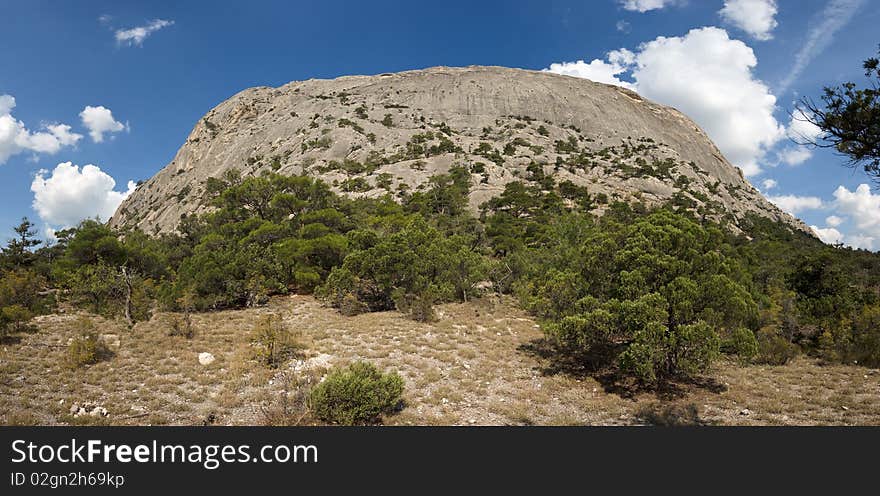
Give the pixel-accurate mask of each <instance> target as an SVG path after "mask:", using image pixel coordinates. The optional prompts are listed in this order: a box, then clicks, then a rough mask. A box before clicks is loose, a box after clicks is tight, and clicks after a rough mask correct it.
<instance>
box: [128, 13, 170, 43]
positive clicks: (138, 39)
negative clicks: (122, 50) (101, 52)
mask: <svg viewBox="0 0 880 496" xmlns="http://www.w3.org/2000/svg"><path fill="white" fill-rule="evenodd" d="M172 24H174V21H168V20H165V19H156V20H153V21H150V22H149V23H147V24H146V25H144V26H137V27H134V28H130V29H119V30H117V31H116V33H115V36H116V42H117V43H119V44H120V45H121V44H128V45H129V46H132V45H134V46H141V45H142V44H143V43H144V40H145V39H147V37H148V36H150V35H151V34H153V33H155V32H156V31H158V30H160V29H162V28H165V27H168V26H171V25H172Z"/></svg>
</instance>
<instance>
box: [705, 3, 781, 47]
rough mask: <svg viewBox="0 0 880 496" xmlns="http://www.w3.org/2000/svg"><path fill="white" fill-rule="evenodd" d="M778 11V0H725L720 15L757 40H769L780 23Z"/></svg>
mask: <svg viewBox="0 0 880 496" xmlns="http://www.w3.org/2000/svg"><path fill="white" fill-rule="evenodd" d="M777 12H778V9H777V7H776V0H725V1H724V7H722V8H721V10H719V11H718V15H720V16H721V18H722V19H723V20H724V21H725V22H727V23H729V24H732V25H734V26H736V27H738V28H739V29H742V30H743V31H745V32H746V33H748V34H749V35H750V36H751V37H753V38H755V39H756V40H761V41H767V40H770V39H772V38H773V34H772V33H773V29H775V28H776V26H777V25H778V23H777V22H776V13H777Z"/></svg>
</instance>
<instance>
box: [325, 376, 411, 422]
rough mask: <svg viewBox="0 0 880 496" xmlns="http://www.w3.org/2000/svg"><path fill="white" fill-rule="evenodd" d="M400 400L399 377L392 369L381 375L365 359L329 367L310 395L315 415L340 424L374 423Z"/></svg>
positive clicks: (400, 381) (394, 407)
mask: <svg viewBox="0 0 880 496" xmlns="http://www.w3.org/2000/svg"><path fill="white" fill-rule="evenodd" d="M402 401H403V379H402V378H401V377H400V376H399V375H398V374H396V373H393V372H389V373H386V374H383V373H381V372H380V371H379V370H378V369H377V368H376V366H375V365H372V364H370V363H367V362H355V363H353V364H351V365H350V366H348V367H346V368H335V369H333V370H331V371H330V373H329V374H328V375H327V377H326V378H325V379H324V381H323V382H321V383H320V384H318V385H317V386H316V387H315V388H314V389H313V390H312V392H311V396H310V403H311V410H312V413H313V414H314V415H315V416H316V417H318V418H319V419H321V420H324V421H326V422H330V423H334V424H341V425H363V424H372V423H375V422H377V421H378V420H379V419H380V417H381V416H382V415H386V414H390V413H392V412H394V411H395V410H396V409H397V408H398V406H399V405H400V404H401V402H402Z"/></svg>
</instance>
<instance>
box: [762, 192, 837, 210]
mask: <svg viewBox="0 0 880 496" xmlns="http://www.w3.org/2000/svg"><path fill="white" fill-rule="evenodd" d="M767 199H768V200H770V201H771V202H773V203H774V204H775V205H776V206H777V207H779V208H781V209H782V210H784V211H786V212H788V213H790V214H791V215H798V214H799V213H801V212H803V211H805V210H815V209H818V208H822V207H823V206H824V203H822V199H821V198H819V197H816V196H798V195H779V196H768V197H767Z"/></svg>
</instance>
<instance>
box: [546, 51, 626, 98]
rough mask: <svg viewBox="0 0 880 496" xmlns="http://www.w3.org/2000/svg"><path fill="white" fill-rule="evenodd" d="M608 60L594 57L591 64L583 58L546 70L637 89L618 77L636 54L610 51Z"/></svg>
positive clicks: (561, 63) (555, 64) (558, 64)
mask: <svg viewBox="0 0 880 496" xmlns="http://www.w3.org/2000/svg"><path fill="white" fill-rule="evenodd" d="M607 59H608V60H607V61H606V60H600V59H594V60H593V61H592V62H590V63H589V64H588V63H586V62H584V61H583V60H578V61H577V62H560V63H553V64H550V67H549V68H547V69H544V70H545V71H549V72H553V73H556V74H564V75H566V76H574V77H579V78H584V79H589V80H590V81H595V82H597V83H605V84H613V85H617V86H622V87H624V88H627V89H631V90H635V89H636V86H635V85H634V84H632V83H629V82H626V81H623V80H621V79H620V78H618V76H619V75H620V74H623V73H624V72H626V71H627V70H629V66H630V65H631V64H632V63H633V60H634V54H633V53H632V52H630V51H629V50H625V49H623V50H615V51H613V52H609V53H608V55H607Z"/></svg>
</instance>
